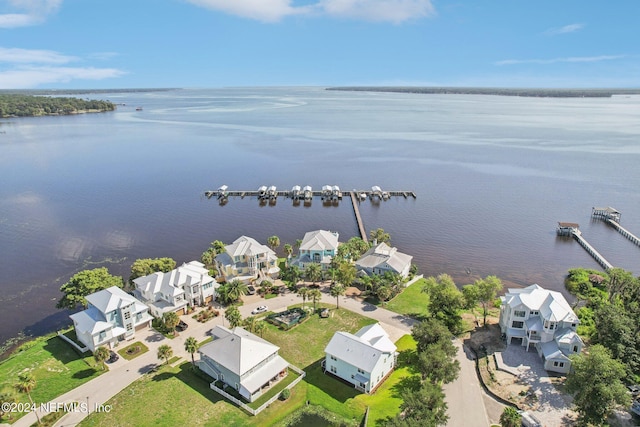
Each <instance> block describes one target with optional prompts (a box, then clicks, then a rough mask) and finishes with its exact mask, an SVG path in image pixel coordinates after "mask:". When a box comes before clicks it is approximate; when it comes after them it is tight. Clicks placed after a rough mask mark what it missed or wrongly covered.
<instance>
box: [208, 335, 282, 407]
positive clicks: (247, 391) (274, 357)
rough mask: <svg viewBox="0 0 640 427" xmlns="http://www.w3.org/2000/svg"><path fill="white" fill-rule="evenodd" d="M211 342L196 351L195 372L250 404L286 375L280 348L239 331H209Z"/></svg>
mask: <svg viewBox="0 0 640 427" xmlns="http://www.w3.org/2000/svg"><path fill="white" fill-rule="evenodd" d="M211 335H212V336H213V341H211V342H209V343H207V344H205V345H203V346H202V347H200V349H198V353H199V354H200V360H199V361H198V362H197V365H198V368H200V369H201V370H202V371H204V372H206V373H207V374H208V375H209V376H211V377H212V378H213V379H214V380H216V381H221V382H223V383H224V384H226V387H232V388H233V389H235V390H236V391H237V392H238V393H239V394H240V395H241V396H242V397H243V398H245V399H246V400H247V401H249V402H253V401H254V400H256V399H257V398H258V397H260V396H261V395H262V393H263V392H265V391H266V390H268V389H269V388H270V387H271V386H272V385H273V384H274V383H276V382H277V381H279V380H281V379H282V378H284V377H285V376H286V375H287V372H288V367H289V362H287V361H286V360H284V359H283V358H282V357H281V356H280V355H279V354H278V350H280V348H279V347H278V346H276V345H273V344H271V343H270V342H268V341H266V340H263V339H262V338H260V337H258V336H256V335H254V334H252V333H251V332H248V331H246V330H245V329H243V328H241V327H235V328H233V329H227V328H225V327H223V326H220V325H218V326H216V327H215V328H213V329H212V330H211Z"/></svg>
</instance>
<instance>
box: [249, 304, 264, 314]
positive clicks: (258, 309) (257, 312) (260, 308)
mask: <svg viewBox="0 0 640 427" xmlns="http://www.w3.org/2000/svg"><path fill="white" fill-rule="evenodd" d="M267 310H268V309H267V306H266V305H261V306H259V307H256V308H255V310H253V311H252V312H251V314H260V313H264V312H265V311H267Z"/></svg>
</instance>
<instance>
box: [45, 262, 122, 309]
mask: <svg viewBox="0 0 640 427" xmlns="http://www.w3.org/2000/svg"><path fill="white" fill-rule="evenodd" d="M112 286H117V287H118V288H122V286H123V283H122V278H121V277H119V276H112V275H111V274H109V271H108V270H107V269H106V268H105V267H100V268H94V269H92V270H83V271H80V272H78V273H76V274H74V275H73V276H72V277H71V279H69V281H68V282H67V283H65V284H64V285H62V286H61V287H60V291H61V292H62V293H63V294H64V295H63V296H62V298H60V300H59V301H58V303H57V304H56V307H57V308H68V309H71V310H73V309H75V308H77V307H78V306H82V307H84V308H87V305H88V302H87V299H86V296H87V295H90V294H92V293H94V292H98V291H101V290H103V289H107V288H110V287H112Z"/></svg>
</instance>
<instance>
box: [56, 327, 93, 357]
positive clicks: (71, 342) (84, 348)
mask: <svg viewBox="0 0 640 427" xmlns="http://www.w3.org/2000/svg"><path fill="white" fill-rule="evenodd" d="M58 336H59V337H60V338H62V339H63V340H65V341H66V342H68V343H69V344H71V345H72V346H74V347H75V348H76V349H78V351H79V352H81V353H85V352H87V351H89V349H88V348H87V347H80V346H79V345H78V343H76V342H75V341H74V340H72V339H71V338H69V337H68V336H66V335H65V334H63V333H62V332H58Z"/></svg>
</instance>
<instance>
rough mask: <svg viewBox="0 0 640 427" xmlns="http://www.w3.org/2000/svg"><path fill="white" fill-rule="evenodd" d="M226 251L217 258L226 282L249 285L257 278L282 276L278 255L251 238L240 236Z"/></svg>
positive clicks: (217, 264) (218, 266) (226, 247)
mask: <svg viewBox="0 0 640 427" xmlns="http://www.w3.org/2000/svg"><path fill="white" fill-rule="evenodd" d="M225 250H226V252H224V253H221V254H219V255H217V256H216V267H217V268H218V271H219V272H220V274H221V275H222V276H223V277H224V279H225V280H226V281H230V280H234V279H239V280H242V281H243V282H245V283H248V282H250V281H251V280H253V279H257V278H263V279H264V278H272V279H275V278H277V277H278V275H279V274H280V268H279V267H278V256H277V255H276V253H275V252H274V251H272V250H271V249H270V248H269V247H268V246H265V245H263V244H261V243H258V241H257V240H255V239H253V238H251V237H247V236H240V237H239V238H238V239H236V240H235V241H234V242H233V243H232V244H230V245H228V246H225Z"/></svg>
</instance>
